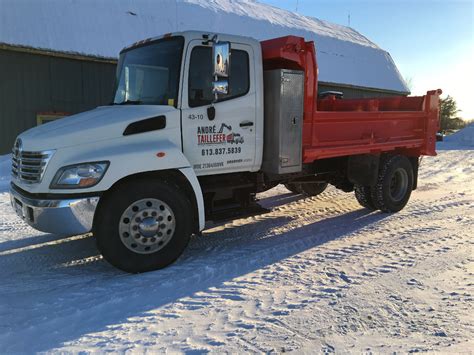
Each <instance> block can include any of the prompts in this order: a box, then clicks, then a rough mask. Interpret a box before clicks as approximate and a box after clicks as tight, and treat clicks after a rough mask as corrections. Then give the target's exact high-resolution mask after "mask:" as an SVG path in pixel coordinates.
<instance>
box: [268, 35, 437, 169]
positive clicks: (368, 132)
mask: <svg viewBox="0 0 474 355" xmlns="http://www.w3.org/2000/svg"><path fill="white" fill-rule="evenodd" d="M261 44H262V54H263V67H264V69H265V70H269V69H294V70H303V71H304V72H305V98H304V123H303V162H304V163H311V162H313V161H314V160H316V159H322V158H332V157H338V156H347V155H355V154H378V153H381V152H387V151H398V152H400V153H403V154H405V155H408V156H420V155H436V151H435V143H436V132H437V131H438V125H439V95H440V94H441V90H434V91H429V92H428V93H427V94H426V95H425V96H418V97H406V96H394V97H388V98H373V99H350V100H347V99H337V98H336V97H335V96H328V97H326V98H324V99H317V97H318V93H317V82H318V78H317V73H318V70H317V63H316V55H315V49H314V43H313V42H305V40H304V38H302V37H295V36H287V37H281V38H275V39H271V40H268V41H263V42H261Z"/></svg>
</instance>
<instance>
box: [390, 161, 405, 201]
mask: <svg viewBox="0 0 474 355" xmlns="http://www.w3.org/2000/svg"><path fill="white" fill-rule="evenodd" d="M407 190H408V174H407V172H406V170H405V169H402V168H398V169H397V170H395V171H394V173H393V175H392V179H391V180H390V197H391V198H392V199H393V200H394V201H396V202H400V201H401V200H403V198H404V197H405V195H406V193H407Z"/></svg>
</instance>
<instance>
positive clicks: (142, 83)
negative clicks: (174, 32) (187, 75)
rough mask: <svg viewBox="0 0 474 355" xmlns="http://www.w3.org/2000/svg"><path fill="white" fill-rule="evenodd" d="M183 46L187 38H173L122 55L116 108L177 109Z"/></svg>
mask: <svg viewBox="0 0 474 355" xmlns="http://www.w3.org/2000/svg"><path fill="white" fill-rule="evenodd" d="M183 43H184V38H183V37H169V38H164V39H161V40H159V41H155V42H151V43H150V44H146V45H142V46H140V47H135V48H132V49H129V50H125V51H124V52H122V53H121V54H120V59H119V62H118V66H117V77H116V84H115V98H114V102H113V103H114V105H123V104H143V105H170V106H175V107H176V103H177V97H178V88H179V73H180V68H181V56H182V53H183Z"/></svg>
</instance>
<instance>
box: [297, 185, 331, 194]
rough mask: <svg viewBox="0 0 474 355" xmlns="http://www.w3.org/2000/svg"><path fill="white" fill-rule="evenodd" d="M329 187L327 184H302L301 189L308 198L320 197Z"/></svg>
mask: <svg viewBox="0 0 474 355" xmlns="http://www.w3.org/2000/svg"><path fill="white" fill-rule="evenodd" d="M327 187H328V183H327V182H314V183H306V184H301V189H302V190H303V193H304V194H305V195H306V196H318V195H319V194H321V193H322V192H324V190H326V188H327Z"/></svg>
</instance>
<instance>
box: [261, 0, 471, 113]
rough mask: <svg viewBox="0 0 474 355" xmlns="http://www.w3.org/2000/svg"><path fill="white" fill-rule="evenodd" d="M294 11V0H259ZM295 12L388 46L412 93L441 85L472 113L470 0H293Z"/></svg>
mask: <svg viewBox="0 0 474 355" xmlns="http://www.w3.org/2000/svg"><path fill="white" fill-rule="evenodd" d="M259 1H260V2H263V3H267V4H270V5H273V6H276V7H280V8H284V9H287V10H290V11H295V9H296V4H297V0H259ZM298 13H300V14H303V15H307V16H313V17H317V18H319V19H322V20H327V21H330V22H333V23H338V24H341V25H347V24H348V14H350V18H351V20H350V21H351V27H352V28H354V29H355V30H357V31H359V32H360V33H362V34H363V35H365V36H366V37H368V38H369V39H370V40H371V41H373V42H375V43H376V44H377V45H379V46H380V47H381V48H383V49H385V50H387V51H388V52H390V54H391V56H392V58H393V59H394V61H395V63H396V64H397V66H398V69H399V70H400V72H401V74H402V76H403V77H404V78H405V79H406V80H407V81H408V82H409V84H410V87H411V90H412V93H413V94H416V95H418V94H424V93H425V92H426V91H427V90H430V89H437V88H441V89H443V92H444V94H445V95H444V96H446V95H447V94H449V95H451V96H453V97H454V98H455V99H456V101H457V103H458V106H459V108H460V109H461V110H462V112H461V114H460V116H461V117H463V118H466V119H472V118H474V94H473V93H472V91H473V87H474V69H473V66H474V0H444V1H441V0H398V1H395V0H352V1H349V0H299V1H298Z"/></svg>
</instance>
